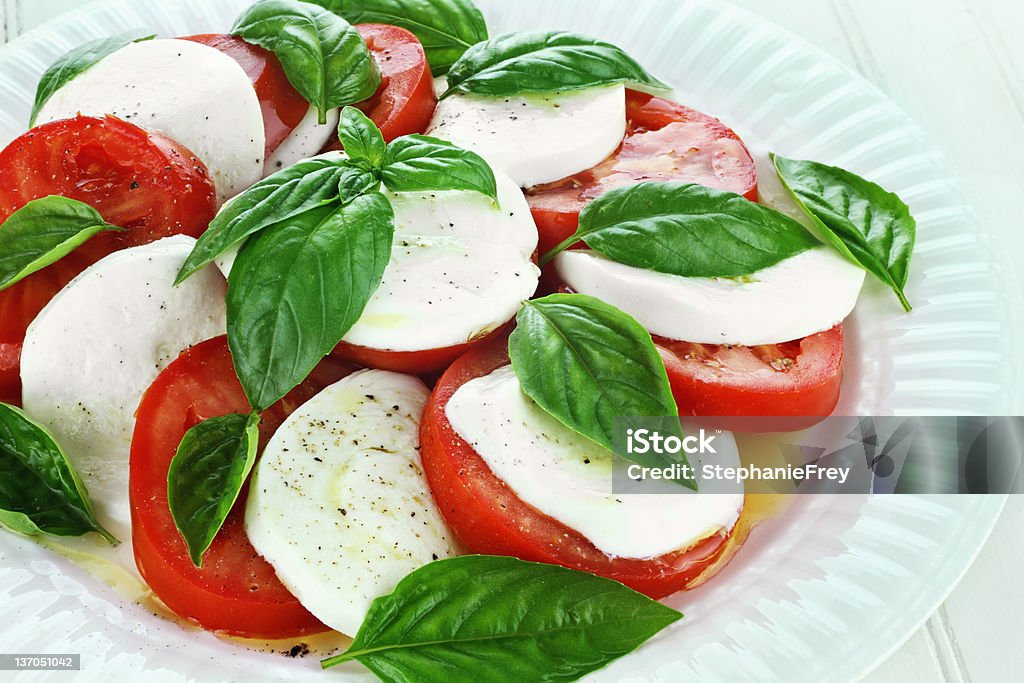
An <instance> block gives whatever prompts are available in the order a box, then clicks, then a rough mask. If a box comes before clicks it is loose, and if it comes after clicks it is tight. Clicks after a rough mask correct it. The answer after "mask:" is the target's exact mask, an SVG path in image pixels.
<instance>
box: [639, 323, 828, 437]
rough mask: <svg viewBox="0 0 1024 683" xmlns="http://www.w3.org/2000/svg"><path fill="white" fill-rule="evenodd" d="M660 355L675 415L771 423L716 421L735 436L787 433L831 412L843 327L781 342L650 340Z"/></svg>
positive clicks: (805, 426)
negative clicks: (740, 433) (741, 433)
mask: <svg viewBox="0 0 1024 683" xmlns="http://www.w3.org/2000/svg"><path fill="white" fill-rule="evenodd" d="M654 342H655V344H657V345H658V346H660V347H662V348H663V349H665V350H667V352H668V353H667V354H663V357H664V358H665V359H666V362H665V368H666V369H667V370H668V378H669V382H670V383H671V385H672V393H673V395H674V396H675V399H676V404H677V405H678V406H679V414H680V415H701V416H711V417H723V418H742V417H747V416H753V417H762V416H764V417H771V418H772V419H771V420H758V421H750V420H746V421H745V420H743V419H735V420H728V419H727V420H721V421H716V426H721V427H722V428H724V429H735V430H737V431H793V430H796V429H804V428H807V427H810V426H812V425H814V424H816V423H818V422H820V421H821V420H822V419H823V418H825V417H827V416H828V415H830V414H831V413H832V411H833V410H834V409H835V407H836V403H837V402H838V401H839V387H840V385H841V384H842V382H843V327H842V325H837V326H835V327H833V328H832V329H831V330H827V331H825V332H819V333H818V334H814V335H811V336H809V337H804V338H803V339H797V340H796V341H790V342H785V343H782V344H767V345H763V346H750V347H748V346H715V345H711V344H693V343H691V342H683V341H676V340H671V339H663V338H659V337H655V338H654Z"/></svg>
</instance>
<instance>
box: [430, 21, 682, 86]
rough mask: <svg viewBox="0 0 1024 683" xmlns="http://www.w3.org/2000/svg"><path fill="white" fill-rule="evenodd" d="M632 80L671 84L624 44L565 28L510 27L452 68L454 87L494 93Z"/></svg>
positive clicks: (450, 83)
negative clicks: (516, 29)
mask: <svg viewBox="0 0 1024 683" xmlns="http://www.w3.org/2000/svg"><path fill="white" fill-rule="evenodd" d="M613 83H626V84H628V85H629V86H630V87H631V88H634V89H638V90H644V89H646V90H670V88H669V86H667V85H666V84H664V83H662V82H661V81H659V80H658V79H657V78H655V77H654V76H652V75H651V74H649V73H647V71H646V70H644V68H643V67H642V66H640V65H639V64H638V63H637V62H636V61H635V60H634V59H633V58H632V57H630V56H629V55H627V54H626V53H625V52H623V51H622V50H621V49H620V48H618V47H615V46H614V45H611V44H610V43H605V42H602V41H599V40H594V39H593V38H588V37H586V36H581V35H578V34H575V33H566V32H564V31H553V32H522V33H506V34H504V35H500V36H498V37H496V38H491V39H490V40H488V41H486V42H483V43H478V44H476V45H474V46H473V47H471V48H469V50H467V51H466V54H464V55H462V57H460V58H459V61H457V62H456V63H455V64H454V65H453V66H452V68H451V70H450V71H449V72H448V90H447V91H446V92H445V93H444V94H443V95H442V96H441V98H442V99H444V98H445V97H447V96H449V95H451V94H452V93H453V92H457V91H463V92H468V93H476V94H478V95H489V96H491V97H505V96H508V95H516V94H518V93H524V92H556V91H565V90H581V89H583V88H591V87H594V86H598V85H611V84H613Z"/></svg>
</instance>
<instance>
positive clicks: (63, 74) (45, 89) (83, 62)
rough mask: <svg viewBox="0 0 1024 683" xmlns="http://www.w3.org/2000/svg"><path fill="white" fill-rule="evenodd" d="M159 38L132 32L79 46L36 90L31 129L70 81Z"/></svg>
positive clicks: (46, 73) (61, 59)
mask: <svg viewBox="0 0 1024 683" xmlns="http://www.w3.org/2000/svg"><path fill="white" fill-rule="evenodd" d="M155 37H156V34H148V35H147V34H145V33H143V32H142V31H139V30H135V31H128V32H126V33H119V34H117V35H115V36H110V37H109V38H100V39H98V40H90V41H89V42H88V43H85V44H83V45H79V46H78V47H76V48H75V49H73V50H70V51H69V52H66V53H65V54H64V55H62V56H61V57H59V58H58V59H57V61H55V62H54V63H53V64H51V65H50V68H48V69H47V70H46V71H44V72H43V75H42V76H41V77H40V79H39V85H38V86H37V87H36V99H35V102H34V103H33V104H32V114H31V115H30V116H29V119H28V127H29V128H32V127H33V126H35V125H36V117H37V116H39V111H40V110H41V109H42V108H43V105H44V104H46V102H47V101H48V100H49V99H50V98H51V97H53V93H55V92H57V91H58V90H60V89H61V88H62V87H64V86H65V85H67V83H68V82H69V81H71V80H72V79H74V78H75V77H77V76H79V75H81V74H82V73H83V72H85V71H86V70H88V69H89V67H91V66H93V65H94V64H96V62H98V61H100V60H101V59H103V58H104V57H106V56H107V55H110V54H112V53H114V52H117V51H118V50H120V49H121V48H122V47H124V46H125V45H130V44H131V43H138V42H141V41H143V40H152V39H153V38H155Z"/></svg>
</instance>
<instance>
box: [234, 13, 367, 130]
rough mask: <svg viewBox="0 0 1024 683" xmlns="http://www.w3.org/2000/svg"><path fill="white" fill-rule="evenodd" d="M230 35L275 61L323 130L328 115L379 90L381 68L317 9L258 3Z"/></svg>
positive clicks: (357, 39)
mask: <svg viewBox="0 0 1024 683" xmlns="http://www.w3.org/2000/svg"><path fill="white" fill-rule="evenodd" d="M231 33H232V34H233V35H236V36H239V37H241V38H242V39H243V40H245V41H246V42H248V43H253V44H255V45H259V46H260V47H262V48H265V49H267V50H270V51H271V52H273V53H274V54H275V55H277V58H278V59H279V60H281V66H283V67H284V73H285V75H286V76H287V77H288V81H289V82H290V83H291V84H292V86H293V87H294V88H295V89H296V90H298V91H299V94H301V95H302V96H303V97H304V98H306V100H307V101H308V102H310V103H311V104H313V105H314V106H315V107H316V108H317V112H318V113H319V122H320V123H321V124H323V123H326V122H327V111H328V110H329V109H333V108H335V107H342V106H344V105H346V104H352V103H353V102H360V101H362V100H365V99H366V98H367V97H370V96H371V95H373V94H374V93H375V92H377V87H378V86H379V85H380V71H379V70H378V69H377V63H376V62H375V61H374V60H373V57H372V56H371V55H370V50H369V49H368V48H367V47H366V43H365V42H364V41H363V38H362V36H360V35H359V32H358V31H356V30H355V29H354V28H352V26H351V24H349V23H348V22H347V21H345V20H344V19H342V18H341V17H339V16H338V15H337V14H334V13H333V12H329V11H327V10H325V9H324V8H323V7H320V6H319V5H313V4H310V3H308V2H297V1H296V0H260V2H257V3H256V4H255V5H253V6H252V7H250V8H249V9H247V10H246V11H245V12H243V13H242V16H240V17H239V18H238V19H237V20H236V21H235V26H234V28H232V29H231Z"/></svg>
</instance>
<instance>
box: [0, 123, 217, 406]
mask: <svg viewBox="0 0 1024 683" xmlns="http://www.w3.org/2000/svg"><path fill="white" fill-rule="evenodd" d="M47 195H62V196H65V197H70V198H71V199H77V200H79V201H83V202H85V203H87V204H90V205H92V206H93V207H95V208H96V210H97V211H99V212H100V215H102V216H103V218H104V219H105V220H107V221H108V222H110V223H113V224H115V225H119V226H121V227H124V228H128V231H127V232H123V233H104V234H101V235H97V236H95V237H93V238H92V239H90V240H89V241H88V242H87V243H86V244H84V245H82V246H81V247H79V248H78V249H76V250H75V251H74V252H72V253H71V254H70V255H69V256H66V257H65V258H63V259H61V260H60V261H58V262H57V263H55V264H53V265H50V266H48V267H46V268H44V269H42V270H41V271H39V272H37V273H34V274H32V275H30V276H29V277H27V278H25V279H24V280H22V281H21V282H18V283H17V284H15V285H13V286H11V287H9V288H7V289H5V290H2V291H0V321H2V324H0V396H3V397H6V399H14V400H13V401H12V402H15V403H16V402H19V401H20V396H21V382H20V379H19V377H18V359H19V358H20V356H21V342H22V340H23V339H24V337H25V329H26V328H27V327H28V325H29V323H30V322H32V320H33V319H34V318H35V317H36V314H38V313H39V311H40V310H42V308H43V306H45V305H46V303H47V302H48V301H49V300H50V299H52V298H53V296H54V294H56V293H57V292H58V291H60V289H61V288H62V287H63V286H64V285H66V284H67V283H68V282H69V281H70V280H71V279H72V278H73V277H74V276H75V275H77V274H78V273H80V272H81V271H82V270H84V269H85V268H87V267H88V266H89V265H91V264H92V263H95V262H96V261H98V260H99V259H100V258H102V257H103V256H106V255H107V254H109V253H111V252H113V251H116V250H118V249H123V248H125V247H132V246H138V245H140V244H145V243H147V242H152V241H154V240H157V239H160V238H161V237H167V236H169V235H173V234H176V233H183V234H186V235H192V236H193V237H198V236H199V235H200V234H202V232H203V231H204V230H206V226H207V224H208V223H209V222H210V220H211V219H212V218H213V216H214V214H215V213H216V210H217V199H216V194H215V193H214V189H213V183H212V182H211V181H210V179H209V177H208V176H207V173H206V167H205V166H203V164H202V163H201V162H199V161H198V160H197V159H196V158H195V157H194V156H193V155H192V153H191V152H189V151H188V150H187V149H185V148H184V147H182V146H181V145H179V144H178V143H176V142H174V141H172V140H170V139H168V138H166V137H164V136H162V135H159V134H156V133H149V132H146V131H144V130H143V129H141V128H139V127H138V126H135V125H133V124H131V123H127V122H125V121H121V120H120V119H115V118H113V117H106V118H93V117H85V116H79V117H77V118H74V119H66V120H63V121H53V122H50V123H45V124H43V125H41V126H38V127H36V128H33V129H32V130H30V131H28V132H27V133H25V134H24V135H22V136H20V137H19V138H17V139H16V140H14V141H13V142H12V143H11V144H9V145H8V146H7V147H6V148H5V149H4V150H3V151H2V152H0V222H2V221H4V220H7V217H8V216H10V215H11V214H12V213H14V212H15V211H16V210H17V209H20V208H21V207H23V206H24V205H25V204H27V203H28V202H29V201H31V200H33V199H39V198H40V197H45V196H47ZM0 231H2V227H0Z"/></svg>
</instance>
